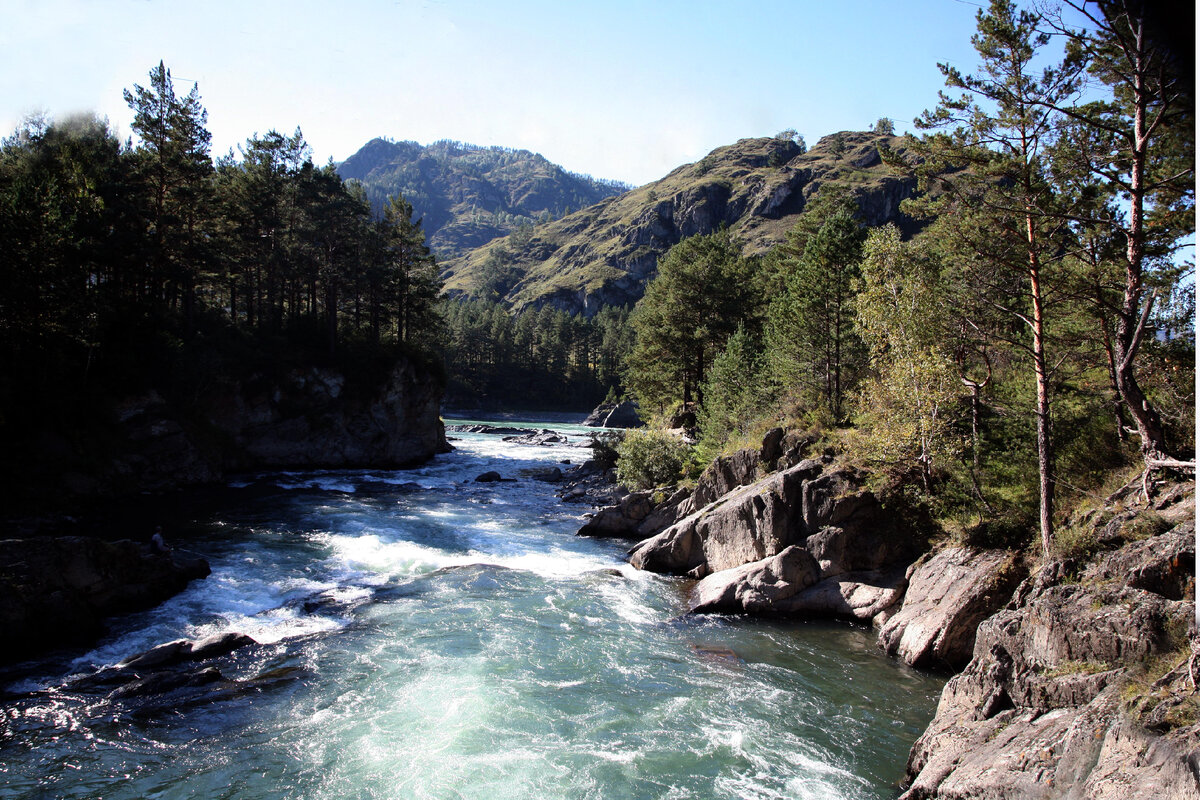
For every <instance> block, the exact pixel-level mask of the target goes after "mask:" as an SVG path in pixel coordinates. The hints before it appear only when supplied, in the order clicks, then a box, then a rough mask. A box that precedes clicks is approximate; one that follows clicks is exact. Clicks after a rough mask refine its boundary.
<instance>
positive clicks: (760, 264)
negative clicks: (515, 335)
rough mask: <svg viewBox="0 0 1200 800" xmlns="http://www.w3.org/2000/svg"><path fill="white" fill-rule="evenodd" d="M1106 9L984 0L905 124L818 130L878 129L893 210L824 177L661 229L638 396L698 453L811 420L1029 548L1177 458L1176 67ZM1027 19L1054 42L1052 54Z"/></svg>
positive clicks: (1191, 152)
mask: <svg viewBox="0 0 1200 800" xmlns="http://www.w3.org/2000/svg"><path fill="white" fill-rule="evenodd" d="M1111 12H1112V17H1111V18H1108V17H1103V16H1101V17H1097V18H1096V20H1094V21H1093V22H1094V24H1095V25H1096V29H1095V30H1086V31H1083V30H1077V29H1074V28H1071V27H1070V26H1067V25H1065V24H1063V23H1062V21H1061V19H1059V18H1057V17H1055V16H1053V15H1046V14H1043V13H1038V12H1033V11H1025V10H1020V9H1018V8H1016V7H1015V6H1013V5H1012V4H1010V3H1007V2H1004V0H996V2H993V3H992V4H991V7H990V9H989V10H987V11H984V12H981V13H980V22H979V34H978V35H977V37H976V40H975V45H976V48H977V50H978V52H979V58H980V65H979V68H978V70H977V71H976V72H973V73H971V74H967V73H964V72H960V71H959V70H958V69H956V68H954V67H950V66H946V65H943V66H942V69H943V72H944V73H945V76H946V83H947V86H948V88H949V91H947V92H946V93H945V94H944V95H943V96H942V97H941V99H940V102H938V103H937V104H936V105H935V106H933V107H932V108H931V109H930V110H929V111H927V112H926V113H925V114H924V115H923V116H922V117H921V119H920V120H918V123H919V125H920V126H921V127H922V128H923V129H924V130H925V131H926V133H925V135H923V136H921V137H908V138H906V139H905V140H904V141H903V143H902V144H900V143H899V142H898V140H895V139H876V140H872V139H871V138H870V137H867V136H866V135H858V136H855V137H848V136H842V137H841V138H842V140H843V142H845V141H846V140H847V139H850V140H851V141H854V142H856V143H860V144H858V145H857V146H858V147H867V146H874V145H875V144H876V143H878V144H881V145H882V144H888V145H889V147H888V152H887V153H886V161H885V164H886V169H887V170H888V171H889V172H890V173H891V174H892V175H895V176H896V177H894V178H893V177H889V178H887V180H889V181H895V182H896V185H898V186H912V187H913V190H912V191H911V193H909V192H907V190H906V194H908V196H907V197H906V199H904V201H903V202H902V203H901V212H902V213H904V214H906V215H908V216H909V217H910V218H912V219H914V220H918V221H920V222H921V223H922V224H923V225H924V227H923V228H921V229H920V231H919V233H917V234H916V235H915V236H910V235H907V234H910V233H911V232H912V228H910V229H909V230H907V231H906V230H904V229H903V228H901V227H899V226H897V225H895V224H892V223H888V224H885V225H880V222H881V221H882V220H880V219H879V218H878V217H872V216H871V215H870V214H869V213H865V210H864V208H863V204H862V203H861V197H862V195H861V194H859V193H858V192H856V191H855V187H854V185H853V183H848V182H847V181H840V182H834V181H828V182H825V183H824V184H823V185H821V186H820V187H819V190H817V191H815V192H814V194H812V195H808V196H806V197H805V208H806V211H805V213H804V214H802V215H801V216H800V217H799V218H798V220H797V221H796V222H795V223H794V226H793V227H792V228H791V230H790V231H789V232H788V233H787V236H786V238H785V239H784V240H783V241H782V242H781V243H780V244H778V246H776V247H774V248H773V249H771V250H769V251H768V252H767V253H766V254H765V255H764V256H763V257H761V258H759V257H754V256H751V255H747V250H750V251H751V252H753V249H754V247H753V246H750V247H747V242H753V241H755V240H753V239H747V238H746V237H747V235H748V234H747V225H746V223H745V222H743V223H742V227H740V228H739V227H738V226H733V227H731V228H728V229H720V230H716V231H715V232H712V233H706V234H700V235H695V236H692V237H690V238H685V239H683V240H682V241H680V242H679V243H678V244H676V245H674V246H673V247H672V248H671V249H670V250H669V252H668V253H667V255H666V256H665V257H664V258H662V259H661V260H660V261H658V262H657V274H656V276H655V277H654V279H653V280H652V281H651V282H650V283H649V284H648V286H647V287H646V291H645V296H644V297H643V298H642V299H641V301H640V302H639V303H638V304H637V306H636V307H635V308H634V310H633V313H632V315H631V318H630V321H631V325H632V327H633V329H634V334H635V343H634V347H633V350H632V352H631V354H630V355H629V357H628V358H627V361H626V370H625V373H624V375H625V377H626V379H627V388H628V390H629V391H631V392H632V394H633V395H634V396H636V398H637V399H638V400H639V401H640V403H641V406H642V409H643V411H644V412H647V413H649V414H651V415H652V416H654V417H655V418H656V419H657V420H659V421H660V422H662V423H664V424H668V425H671V426H674V425H679V424H683V425H687V426H691V427H694V428H696V429H697V430H698V432H699V435H700V446H699V448H698V452H697V455H696V462H697V465H698V466H702V465H703V464H706V463H707V460H708V459H709V458H710V457H711V456H713V455H714V454H716V453H719V452H721V451H723V450H724V449H728V448H736V447H738V446H745V445H746V444H747V443H751V442H756V441H760V440H761V435H762V432H763V431H765V430H767V429H769V428H771V427H773V426H776V425H783V426H784V427H791V428H802V429H809V430H812V431H813V434H812V436H813V438H814V440H820V441H823V442H824V444H825V446H826V447H828V448H831V449H832V450H835V451H838V452H841V453H842V454H843V456H844V457H845V458H847V459H848V460H850V461H851V462H853V463H856V464H857V465H859V466H861V467H863V468H865V469H867V470H869V471H870V472H872V473H874V474H876V475H879V476H881V478H880V479H881V480H885V481H893V482H896V483H899V484H903V485H906V486H907V487H908V490H910V491H915V492H916V493H918V494H919V495H921V497H922V498H923V501H924V502H928V503H929V504H931V507H932V508H934V509H935V511H936V512H937V513H939V514H942V515H944V517H945V519H946V520H948V521H950V523H951V524H952V525H961V526H964V527H971V528H974V529H976V530H978V531H981V532H982V533H980V536H982V537H983V539H984V540H988V541H992V542H1008V541H1009V540H1006V539H1005V537H1006V536H1007V535H1009V534H1010V533H1012V534H1015V535H1016V536H1017V537H1018V539H1020V537H1023V536H1025V535H1027V532H1028V531H1029V530H1038V531H1040V536H1039V543H1038V544H1039V549H1040V551H1041V552H1042V553H1043V554H1044V555H1045V556H1047V557H1049V555H1050V554H1051V553H1052V552H1054V551H1056V549H1059V548H1062V549H1067V550H1069V549H1070V548H1071V547H1073V546H1076V545H1074V544H1072V543H1071V540H1070V536H1071V535H1072V534H1071V532H1069V531H1062V532H1061V533H1060V531H1059V529H1060V528H1061V526H1062V524H1063V523H1062V518H1063V509H1064V508H1067V509H1069V508H1071V507H1072V506H1073V505H1074V504H1075V503H1078V502H1079V500H1080V499H1082V498H1085V497H1088V496H1090V495H1091V494H1094V493H1099V492H1102V491H1105V482H1106V481H1109V480H1111V478H1112V476H1113V474H1114V473H1113V470H1114V469H1119V468H1123V467H1124V466H1127V465H1134V464H1136V465H1140V466H1142V467H1144V468H1145V469H1146V470H1147V471H1148V472H1147V473H1146V475H1147V477H1146V480H1147V481H1149V479H1150V478H1149V475H1150V474H1152V473H1153V472H1154V471H1156V470H1162V469H1167V470H1185V471H1189V470H1190V471H1194V461H1193V460H1192V459H1193V453H1194V442H1195V433H1196V428H1195V422H1196V420H1195V393H1194V375H1195V372H1194V358H1195V327H1194V325H1195V288H1194V280H1193V262H1192V244H1191V241H1190V238H1191V236H1192V235H1193V234H1194V216H1193V213H1194V198H1195V184H1194V180H1195V141H1194V131H1193V125H1194V101H1193V98H1192V96H1191V89H1190V86H1191V82H1190V78H1189V77H1188V72H1187V70H1186V68H1184V67H1185V61H1184V60H1181V58H1180V57H1178V54H1176V53H1173V52H1172V51H1170V50H1169V49H1166V48H1163V47H1160V46H1159V45H1158V43H1156V42H1155V41H1153V40H1152V39H1148V38H1147V37H1146V36H1145V35H1144V29H1143V28H1142V27H1140V25H1141V23H1140V22H1139V21H1137V20H1136V19H1135V20H1134V22H1130V19H1131V17H1129V16H1127V15H1126V14H1125V12H1122V11H1120V10H1119V9H1113V10H1111ZM1135 24H1136V26H1138V27H1135ZM1048 30H1050V31H1054V32H1055V33H1056V34H1057V35H1058V36H1061V37H1066V38H1067V40H1068V41H1069V42H1070V44H1071V47H1070V48H1068V49H1067V51H1066V52H1065V54H1062V56H1061V60H1060V61H1057V62H1055V61H1054V60H1053V51H1052V49H1051V47H1050V45H1051V42H1053V41H1054V40H1053V39H1052V38H1051V37H1050V36H1048V35H1047V34H1046V31H1048ZM1134 31H1138V33H1137V34H1136V35H1135V34H1134ZM1130 65H1132V67H1131V66H1130ZM1131 70H1132V71H1131ZM1085 81H1087V82H1088V87H1089V92H1088V93H1087V94H1085V93H1082V92H1081V89H1082V88H1083V86H1084V82H1085ZM1097 96H1100V97H1102V99H1100V100H1097V99H1095V98H1096V97H1097ZM826 146H828V143H826ZM748 147H753V148H761V147H766V148H776V149H777V150H778V151H779V152H781V153H782V154H783V156H788V154H789V153H792V152H794V151H793V149H792V148H791V147H789V143H788V142H782V143H780V142H769V141H762V140H760V141H759V142H756V143H753V144H747V143H741V144H740V145H738V146H736V147H735V148H733V149H734V150H737V149H738V148H742V150H743V152H744V150H745V148H748ZM717 152H718V153H721V152H722V151H717ZM827 152H828V151H827ZM850 152H857V151H854V150H851V151H850ZM806 157H807V156H804V155H794V156H791V157H790V158H787V160H786V162H785V163H787V164H788V165H789V168H791V169H796V168H798V166H799V165H800V164H803V163H806V162H805V161H804V159H805V158H806ZM830 157H831V156H830ZM717 163H721V161H718V162H717ZM880 169H884V167H881V168H880ZM687 170H691V171H693V172H694V170H695V168H694V167H688V168H684V170H683V171H687ZM680 172H681V171H677V173H676V174H677V175H678V174H679V173H680ZM910 182H911V183H910ZM639 191H641V190H639ZM720 196H724V195H720ZM629 198H630V195H626V196H625V197H623V198H621V199H619V200H615V201H612V202H611V203H610V204H609V205H610V207H617V206H618V205H620V204H622V203H625V202H627V201H628V200H629ZM570 219H582V218H581V217H580V216H578V215H577V216H576V217H572V218H569V219H568V220H562V221H560V222H559V223H555V224H553V225H551V226H547V227H546V228H544V229H543V231H545V233H544V234H543V235H544V236H546V237H549V235H550V233H549V232H550V231H559V230H562V227H561V226H563V225H565V224H566V223H568V222H569V220H570ZM764 227H765V226H764ZM636 229H637V228H636V226H633V225H627V226H625V227H618V230H619V231H625V232H626V233H628V232H629V231H631V230H636ZM739 233H740V234H741V236H740V237H739ZM535 241H536V237H535ZM602 241H607V242H609V243H610V244H611V243H613V242H615V241H616V239H612V238H610V239H606V240H602ZM757 241H760V242H761V241H762V240H757ZM495 247H496V246H495V245H493V246H492V248H491V249H494V248H495ZM521 252H530V250H529V248H527V249H526V250H524V251H521ZM622 263H624V262H622ZM537 269H539V267H537V266H536V265H535V266H531V267H530V272H529V274H530V275H533V274H534V272H535V271H536V270H537ZM615 269H616V268H611V269H610V272H609V273H608V274H609V278H600V277H599V276H600V274H601V273H597V281H598V283H597V284H595V286H596V287H597V288H596V291H600V292H601V295H603V291H601V289H600V288H599V287H601V286H602V285H611V286H618V285H620V284H619V283H612V284H605V280H610V279H612V275H614V274H615V272H614V271H612V270H615ZM618 271H619V270H618ZM626 274H627V276H628V275H629V273H626ZM630 279H631V276H630ZM449 285H450V286H453V285H454V283H453V279H452V280H451V282H450V284H449ZM532 285H533V284H532V278H527V279H526V282H525V283H518V284H516V286H515V288H514V289H513V290H512V294H510V296H513V297H515V296H519V295H521V293H522V292H524V291H527V290H528V289H529V287H531V286H532ZM589 291H590V290H589ZM883 476H886V477H883ZM1106 488H1107V492H1111V491H1112V490H1113V489H1115V488H1118V487H1116V486H1107V487H1106ZM989 537H991V538H990V539H989Z"/></svg>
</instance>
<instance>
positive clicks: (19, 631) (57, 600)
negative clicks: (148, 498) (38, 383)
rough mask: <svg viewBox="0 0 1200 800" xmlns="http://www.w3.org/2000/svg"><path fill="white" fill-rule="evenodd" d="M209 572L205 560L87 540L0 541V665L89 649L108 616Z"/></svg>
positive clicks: (151, 602) (151, 601)
mask: <svg viewBox="0 0 1200 800" xmlns="http://www.w3.org/2000/svg"><path fill="white" fill-rule="evenodd" d="M208 574H209V566H208V562H207V561H205V560H204V559H203V558H198V557H186V556H184V555H182V554H179V553H178V552H176V553H173V554H171V555H162V554H152V553H151V552H150V551H149V548H147V547H146V546H145V545H142V544H139V543H137V542H133V541H130V540H127V539H125V540H121V541H115V542H112V541H105V540H103V539H95V538H91V537H86V536H62V537H55V538H32V539H8V540H5V541H0V596H2V597H3V598H4V602H3V603H0V641H2V642H4V647H3V655H0V661H18V660H20V659H22V658H26V657H29V656H32V655H35V654H37V653H39V652H42V651H45V650H49V649H53V648H56V647H66V646H74V645H83V644H88V643H90V642H92V641H93V640H95V639H96V638H97V637H98V636H100V635H101V634H102V633H103V632H104V619H105V617H108V616H111V615H114V614H120V613H126V612H130V611H139V610H142V609H146V608H150V607H152V606H154V605H157V604H158V603H160V602H162V601H163V600H166V599H167V598H168V597H171V596H172V595H174V594H177V593H178V592H180V591H182V590H183V589H184V588H185V587H186V586H187V584H188V582H189V581H190V580H192V579H194V578H203V577H205V576H207V575H208Z"/></svg>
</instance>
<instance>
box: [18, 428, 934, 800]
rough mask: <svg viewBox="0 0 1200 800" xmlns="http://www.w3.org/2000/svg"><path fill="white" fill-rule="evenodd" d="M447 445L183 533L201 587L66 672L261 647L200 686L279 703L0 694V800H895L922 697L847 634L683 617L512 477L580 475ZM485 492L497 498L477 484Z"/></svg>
mask: <svg viewBox="0 0 1200 800" xmlns="http://www.w3.org/2000/svg"><path fill="white" fill-rule="evenodd" d="M536 424H539V425H540V424H545V423H544V422H538V423H536ZM553 427H556V428H557V429H560V430H562V431H564V432H565V433H567V434H569V435H570V436H571V437H572V438H573V439H574V440H575V441H582V439H583V434H584V430H585V429H583V428H580V427H578V426H570V425H562V424H559V425H555V426H553ZM454 444H455V447H456V448H457V449H456V451H455V452H453V453H450V454H447V455H442V456H438V457H437V458H436V459H435V460H434V461H432V462H431V463H430V464H428V465H427V466H425V467H423V468H421V469H417V470H409V471H389V472H380V471H339V472H311V473H284V474H273V475H269V476H258V477H256V478H254V479H248V480H246V481H244V482H243V483H242V484H239V485H238V486H239V487H241V488H239V489H237V490H235V491H234V492H233V493H232V495H231V497H232V499H231V500H230V501H229V502H227V503H225V502H223V503H221V504H220V507H219V508H213V509H211V510H210V511H208V512H206V513H205V514H204V515H202V517H201V518H198V519H194V520H190V521H188V524H187V528H188V530H189V533H188V536H187V541H185V542H181V544H183V545H184V546H185V547H187V548H188V549H190V550H194V551H196V552H198V553H201V554H202V555H204V556H205V557H207V558H208V559H209V561H210V562H211V564H212V567H213V574H212V576H211V577H209V578H208V579H207V580H204V581H198V582H194V583H193V584H192V585H191V586H190V587H189V589H188V590H187V591H185V592H184V593H183V594H181V595H178V596H177V597H175V598H174V599H172V600H170V601H168V602H167V603H165V604H164V605H162V606H160V607H159V608H157V609H154V610H153V611H149V612H146V613H143V614H138V615H134V616H132V617H128V618H125V619H123V620H120V621H119V622H118V624H117V627H116V628H115V629H114V631H113V632H112V635H111V636H109V637H108V638H106V639H105V640H104V641H102V642H101V643H100V644H99V645H98V646H97V647H96V649H94V650H93V651H91V652H89V653H87V654H86V655H84V656H82V657H81V658H79V659H77V660H76V661H75V662H73V663H72V664H70V665H68V667H67V670H66V671H67V672H76V673H81V672H89V671H91V670H94V669H96V668H98V667H101V666H103V665H106V664H113V663H116V662H118V661H120V660H121V659H123V658H125V657H128V656H129V655H131V654H133V653H137V652H139V651H142V650H145V649H147V648H149V647H152V646H154V645H156V644H158V643H160V642H164V641H168V640H171V639H175V638H179V637H187V638H199V637H202V636H206V635H209V634H213V633H219V632H223V631H230V630H236V631H241V632H245V633H248V634H249V635H251V636H253V637H254V638H255V639H257V640H258V641H259V642H261V643H263V646H262V647H259V648H255V649H254V650H253V652H251V653H250V654H249V655H245V654H242V655H238V654H235V657H229V658H228V660H227V661H226V662H225V663H222V664H221V669H222V672H224V673H226V674H227V675H229V676H232V677H235V678H237V677H240V678H250V677H254V676H255V675H263V674H268V675H288V676H294V677H292V679H290V680H282V681H278V682H269V683H266V684H264V685H263V686H262V687H261V688H258V689H256V690H255V691H253V692H248V693H243V694H239V695H238V696H237V697H236V698H234V697H230V698H227V699H218V700H216V701H214V702H210V703H204V704H199V705H197V706H195V707H190V708H180V709H173V710H159V711H158V712H157V713H152V714H146V713H137V714H134V713H131V712H130V711H129V710H128V708H127V707H126V706H121V705H119V704H113V703H105V702H103V701H99V702H97V701H95V700H85V699H82V698H80V697H78V696H73V695H72V694H71V693H70V692H64V691H60V690H56V689H55V687H56V686H57V685H59V684H61V683H62V680H63V677H64V676H63V674H62V670H61V669H58V671H57V672H54V673H50V672H49V671H48V670H49V669H50V668H49V667H46V668H45V670H44V671H43V673H41V674H35V675H34V676H33V677H29V678H25V679H22V680H21V681H20V682H19V683H18V684H17V685H15V686H10V687H9V688H10V691H16V692H30V691H34V690H42V691H41V693H40V694H38V695H35V697H36V698H37V699H36V701H32V700H29V699H28V698H27V699H25V700H23V701H21V702H20V703H14V702H11V701H10V703H9V707H8V708H6V709H4V710H5V712H6V714H7V715H8V719H9V720H10V721H11V722H12V724H10V725H9V726H8V728H7V730H8V735H7V736H6V737H4V738H0V795H3V796H5V797H17V798H43V797H66V798H85V797H101V796H102V797H104V798H108V799H110V800H111V799H112V798H147V797H155V798H205V799H206V800H207V799H208V798H480V799H481V800H483V799H486V800H496V799H497V798H522V800H524V799H525V798H606V799H607V798H672V799H673V800H674V799H676V798H678V799H680V800H682V799H683V798H697V799H699V798H889V797H894V796H895V795H896V793H897V792H896V782H897V781H898V780H899V779H900V777H901V776H902V774H903V767H904V762H905V759H906V757H907V754H908V749H909V747H910V746H911V744H912V743H913V741H914V740H915V739H916V738H917V737H918V736H919V735H920V733H921V731H922V730H923V729H924V726H925V724H926V723H927V722H928V721H929V719H930V717H931V716H932V714H933V710H934V707H935V705H936V702H937V696H938V694H939V693H940V690H941V686H942V681H941V680H939V679H936V678H933V677H929V676H925V675H922V674H920V673H917V672H914V671H913V670H910V669H908V668H906V667H904V666H903V665H901V664H899V663H897V662H896V661H894V660H889V659H887V658H886V657H884V656H883V655H882V654H880V653H879V652H878V651H877V649H876V646H875V642H874V636H873V634H872V632H871V631H869V630H866V629H860V628H855V627H851V626H848V625H845V624H840V623H828V624H826V623H799V622H797V623H789V622H762V621H751V620H741V619H726V618H715V617H705V618H684V617H680V616H679V615H680V614H681V613H682V612H683V611H684V610H685V608H686V604H685V587H686V584H685V583H683V582H681V581H679V580H678V579H673V578H664V577H662V576H658V575H652V574H648V573H643V572H638V571H636V570H633V569H632V568H630V567H629V566H628V565H627V564H625V562H624V559H623V551H624V545H623V544H621V543H614V542H608V541H597V540H592V539H583V538H579V537H576V536H574V532H575V530H576V529H577V528H578V527H579V525H580V524H581V522H582V519H581V512H582V511H583V510H584V509H582V508H581V507H579V506H571V505H567V504H563V503H562V502H561V501H559V500H558V498H557V497H555V496H554V487H553V485H552V484H548V483H544V482H541V481H538V480H536V479H535V478H534V477H533V474H534V473H535V472H538V471H541V470H544V469H546V468H547V467H550V466H554V465H557V464H559V462H561V461H562V460H565V459H570V460H573V461H575V462H578V461H582V460H583V459H584V458H586V456H587V455H588V452H587V451H586V450H583V449H580V448H577V447H571V446H565V445H556V446H551V447H535V446H528V445H520V444H514V443H506V442H503V441H501V438H500V437H499V436H495V435H487V434H458V435H457V441H455V442H454ZM489 470H495V471H497V472H499V473H500V474H501V475H502V476H504V477H512V478H517V479H518V480H516V481H515V482H504V483H487V484H482V483H475V482H473V480H472V479H473V478H474V477H475V476H476V475H479V474H481V473H483V472H486V471H489Z"/></svg>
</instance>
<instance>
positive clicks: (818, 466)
mask: <svg viewBox="0 0 1200 800" xmlns="http://www.w3.org/2000/svg"><path fill="white" fill-rule="evenodd" d="M823 468H824V464H822V463H821V462H820V461H815V460H812V461H804V462H801V463H800V464H797V465H796V466H794V467H792V468H790V469H787V470H784V471H783V472H779V473H776V474H774V475H770V476H768V477H766V478H763V479H762V480H760V481H757V482H755V483H752V484H750V485H747V486H740V487H738V488H736V489H734V490H733V491H731V492H729V493H728V494H726V495H724V496H723V497H721V498H720V499H719V500H717V501H716V502H713V503H710V504H708V505H706V506H704V507H703V508H701V509H700V510H698V511H696V512H694V513H693V514H691V515H690V516H688V517H686V518H684V519H682V520H680V521H679V522H676V523H675V524H674V525H672V526H671V527H669V528H667V529H666V530H665V531H663V532H662V533H660V534H658V535H657V536H654V537H651V538H650V539H647V540H646V541H644V542H642V543H640V544H638V545H637V546H636V547H634V548H633V549H632V550H631V551H630V562H631V563H632V564H633V565H634V566H635V567H637V568H638V569H645V570H649V571H652V572H667V573H673V574H677V575H682V574H687V573H689V572H691V573H693V574H697V573H696V571H697V570H699V571H700V572H702V573H704V574H707V573H710V572H720V571H721V570H725V569H731V568H733V567H740V566H742V565H743V564H749V563H751V562H754V561H761V560H762V559H764V558H767V557H769V556H773V555H775V554H777V553H780V552H782V551H783V549H784V548H786V547H787V546H788V545H791V544H795V543H796V542H797V541H798V540H799V539H800V538H801V537H802V535H803V534H804V533H805V531H804V530H803V526H802V521H801V519H800V511H801V504H800V493H801V490H802V488H803V485H804V482H805V481H806V480H811V479H812V478H814V477H816V476H817V475H818V474H820V472H821V470H822V469H823Z"/></svg>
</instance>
